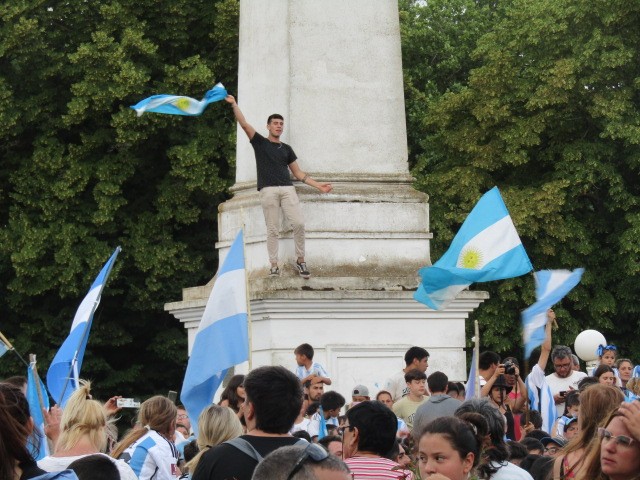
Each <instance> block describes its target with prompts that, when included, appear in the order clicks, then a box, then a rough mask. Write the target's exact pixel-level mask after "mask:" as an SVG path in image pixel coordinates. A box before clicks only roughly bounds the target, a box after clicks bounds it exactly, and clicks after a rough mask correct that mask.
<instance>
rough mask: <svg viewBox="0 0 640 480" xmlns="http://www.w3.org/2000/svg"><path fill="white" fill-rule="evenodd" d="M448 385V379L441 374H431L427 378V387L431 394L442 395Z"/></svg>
mask: <svg viewBox="0 0 640 480" xmlns="http://www.w3.org/2000/svg"><path fill="white" fill-rule="evenodd" d="M448 384H449V378H448V377H447V376H446V375H445V374H444V373H442V372H433V373H432V374H431V375H429V376H428V377H427V386H428V387H429V391H430V392H431V393H444V392H445V391H446V390H447V385H448Z"/></svg>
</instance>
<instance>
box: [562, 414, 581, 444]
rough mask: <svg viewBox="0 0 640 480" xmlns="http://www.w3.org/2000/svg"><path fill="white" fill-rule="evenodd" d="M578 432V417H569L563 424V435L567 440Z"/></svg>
mask: <svg viewBox="0 0 640 480" xmlns="http://www.w3.org/2000/svg"><path fill="white" fill-rule="evenodd" d="M577 434H578V419H577V418H576V417H573V418H570V419H568V420H567V422H566V423H565V424H564V433H563V435H562V436H563V437H564V438H565V439H566V440H567V441H569V440H572V439H573V437H575V436H576V435H577Z"/></svg>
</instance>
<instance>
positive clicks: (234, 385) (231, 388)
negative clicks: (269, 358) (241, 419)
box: [218, 375, 245, 413]
mask: <svg viewBox="0 0 640 480" xmlns="http://www.w3.org/2000/svg"><path fill="white" fill-rule="evenodd" d="M243 382H244V375H234V376H233V377H231V378H230V379H229V383H228V384H227V386H226V387H225V389H224V390H223V391H222V393H221V394H220V401H219V402H218V405H220V406H221V407H229V408H230V409H231V410H233V411H234V412H236V413H240V408H242V404H243V403H244V398H245V393H244V385H243Z"/></svg>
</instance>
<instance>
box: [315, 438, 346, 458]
mask: <svg viewBox="0 0 640 480" xmlns="http://www.w3.org/2000/svg"><path fill="white" fill-rule="evenodd" d="M318 443H319V444H320V445H322V446H323V447H324V448H326V449H327V452H329V453H330V454H331V455H335V456H336V457H338V458H342V437H340V436H338V435H327V436H326V437H324V438H321V439H320V440H318Z"/></svg>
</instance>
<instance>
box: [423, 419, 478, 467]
mask: <svg viewBox="0 0 640 480" xmlns="http://www.w3.org/2000/svg"><path fill="white" fill-rule="evenodd" d="M482 420H483V419H480V420H479V421H482ZM485 428H486V427H485ZM477 431H478V429H477V426H476V425H475V424H470V423H468V422H466V421H464V420H461V419H460V418H456V417H439V418H436V419H435V420H433V421H432V422H430V423H428V424H427V425H426V426H425V428H424V430H423V431H422V433H421V434H420V439H419V442H418V465H419V468H420V475H421V477H422V478H433V477H435V476H436V475H437V474H439V475H441V476H439V477H437V478H442V479H445V478H446V479H449V480H467V479H468V478H470V475H471V473H472V471H473V469H474V468H475V467H477V466H478V464H479V462H480V453H481V451H482V444H483V439H482V437H481V436H480V435H479V434H477V433H476V432H477ZM480 478H486V477H484V476H482V475H481V476H480Z"/></svg>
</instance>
